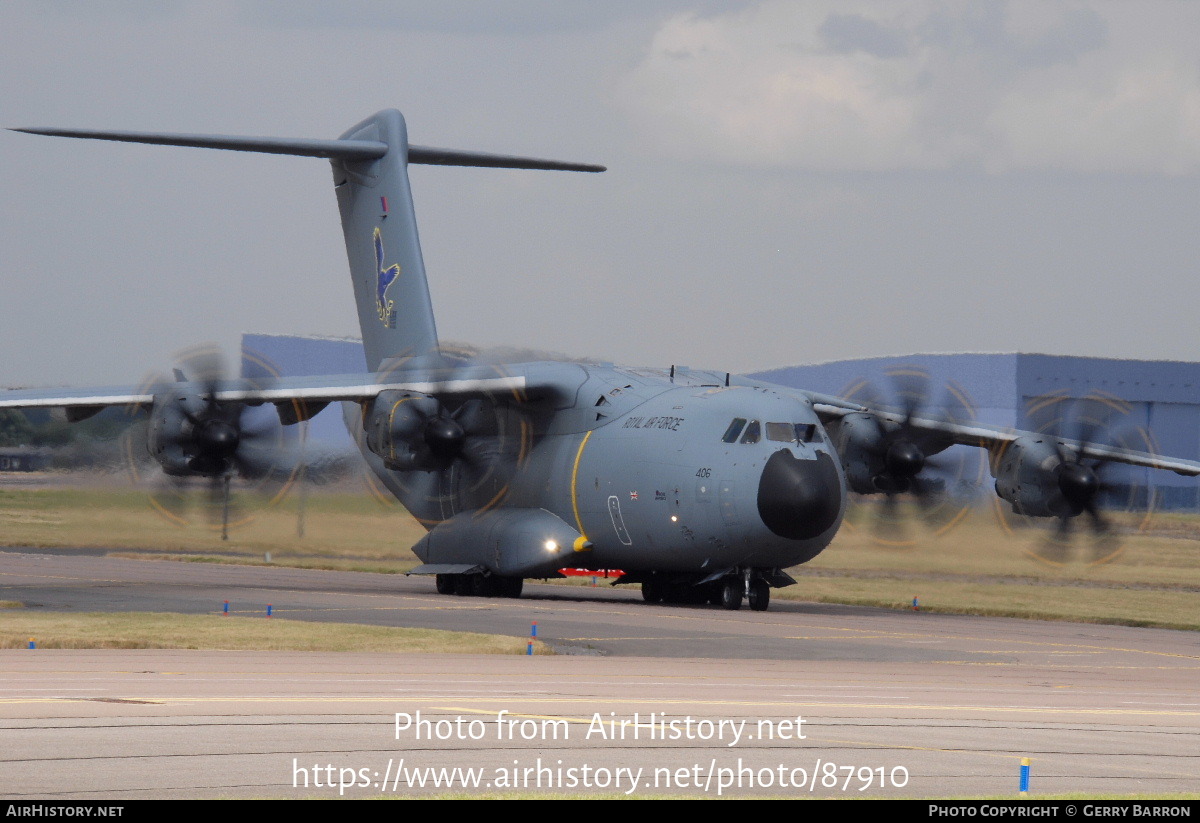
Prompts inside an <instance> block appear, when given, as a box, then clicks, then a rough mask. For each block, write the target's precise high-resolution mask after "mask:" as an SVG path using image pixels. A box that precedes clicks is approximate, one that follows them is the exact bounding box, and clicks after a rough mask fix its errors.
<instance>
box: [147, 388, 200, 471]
mask: <svg viewBox="0 0 1200 823" xmlns="http://www.w3.org/2000/svg"><path fill="white" fill-rule="evenodd" d="M184 403H186V398H183V397H175V396H168V397H161V398H159V399H156V400H155V401H154V406H153V408H151V410H150V422H149V427H148V429H147V433H146V449H147V451H149V452H150V456H151V457H153V458H154V459H155V460H156V461H158V464H159V465H160V466H162V470H163V471H164V472H165V473H166V474H169V475H171V476H172V477H188V476H190V475H193V474H195V473H196V472H195V471H193V470H192V468H191V465H190V464H191V461H192V454H190V453H189V451H188V450H187V448H186V446H187V443H188V440H189V438H190V437H191V434H192V429H193V428H194V426H193V424H192V423H191V421H189V420H188V418H187V417H186V416H185V414H184V405H183V404H184Z"/></svg>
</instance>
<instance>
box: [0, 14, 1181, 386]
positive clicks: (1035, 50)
mask: <svg viewBox="0 0 1200 823" xmlns="http://www.w3.org/2000/svg"><path fill="white" fill-rule="evenodd" d="M1198 40H1200V3H1189V2H1182V0H1176V1H1173V2H1156V1H1155V0H1148V1H1147V2H1140V3H1136V4H1134V3H1127V2H1057V3H1044V2H1002V1H1001V2H997V1H995V0H989V1H988V2H944V1H942V0H911V1H910V2H903V1H901V2H859V1H856V0H836V2H834V1H833V0H830V1H829V2H824V1H822V0H812V1H811V2H794V1H793V0H744V2H705V1H704V0H690V1H689V0H662V2H652V1H649V0H648V1H646V2H637V1H636V0H612V1H610V2H604V3H595V2H588V1H587V0H526V1H525V2H518V1H516V0H511V1H508V0H506V1H500V2H488V3H480V2H474V1H473V0H440V2H383V1H382V0H341V2H323V1H321V0H293V1H292V2H282V0H281V1H280V2H255V1H252V0H242V1H239V0H217V1H216V2H187V1H186V0H154V2H132V0H131V1H130V2H82V0H76V1H74V2H72V1H71V0H59V2H55V3H44V2H25V1H24V0H5V2H3V3H0V125H3V126H10V127H22V126H59V127H77V128H96V129H125V130H146V131H150V130H157V131H176V132H204V133H219V134H247V135H269V136H281V137H311V138H333V137H336V136H337V135H339V134H341V133H342V132H343V131H344V130H345V129H346V128H347V127H349V126H350V125H352V124H354V123H356V122H358V121H359V120H361V119H363V118H364V117H366V116H368V115H370V114H371V113H373V112H375V111H378V110H380V109H384V108H393V107H394V108H398V109H400V110H401V111H402V112H404V114H405V116H406V118H407V120H408V128H409V135H410V139H411V140H412V141H413V142H414V143H417V144H422V145H432V146H443V147H450V148H461V149H472V150H478V151H490V152H495V153H508V154H521V155H528V156H535V157H550V158H556V159H562V160H572V161H581V162H593V163H603V164H605V165H607V166H608V167H609V171H608V172H606V173H604V174H600V175H591V174H568V173H557V172H534V171H517V170H485V169H463V168H443V167H425V166H419V167H414V168H413V169H412V170H411V176H412V180H413V190H414V197H415V200H416V209H417V218H418V224H419V227H420V231H421V243H422V249H423V252H424V257H425V263H426V268H427V271H428V274H429V280H430V289H431V292H432V296H433V302H434V309H435V312H436V315H437V322H438V329H439V332H440V334H441V336H442V338H443V340H453V341H465V342H470V343H474V344H476V345H481V346H520V347H527V348H534V349H542V350H548V351H553V352H561V353H564V354H567V355H570V356H574V357H595V358H598V359H603V360H612V361H615V362H618V363H625V364H630V365H668V364H671V363H675V364H680V365H689V366H693V367H704V368H714V369H720V370H732V371H735V372H746V371H756V370H762V369H766V368H772V367H778V366H784V365H791V364H798V363H810V362H822V361H828V360H835V359H843V358H857V357H870V356H877V355H895V354H905V353H914V352H954V351H1024V352H1044V353H1051V354H1073V355H1091V356H1100V357H1127V358H1150V359H1158V358H1164V359H1176V360H1195V359H1200V341H1197V339H1196V334H1195V333H1194V328H1195V315H1196V305H1197V302H1198V301H1197V297H1198V295H1200V283H1198V282H1197V279H1198V278H1197V275H1198V274H1200V238H1198V235H1200V232H1197V230H1196V227H1197V223H1198V218H1200V52H1198V51H1197V50H1196V48H1195V43H1196V42H1197V41H1198ZM0 277H2V278H3V284H4V288H3V292H2V295H3V296H2V297H0V306H2V307H3V315H2V316H3V323H2V324H0V385H3V386H11V387H16V386H55V385H68V384H70V385H88V384H119V383H133V382H137V381H138V380H140V379H141V378H142V377H143V376H144V375H145V374H146V373H147V372H149V371H152V370H161V369H163V368H165V367H167V366H168V365H170V363H171V362H172V358H173V355H174V353H175V352H178V351H180V350H182V349H185V348H187V347H189V346H193V345H195V344H197V343H201V342H204V341H216V342H217V343H219V344H221V345H222V346H225V347H226V348H228V349H230V350H232V347H234V346H236V344H237V341H238V339H239V336H240V334H241V333H243V332H254V333H268V334H318V335H331V336H357V334H358V329H357V319H356V314H355V310H354V305H353V301H352V297H351V292H350V284H349V276H348V273H347V270H346V259H345V246H344V243H343V241H342V237H341V230H340V225H339V223H338V218H337V208H336V202H335V199H334V196H333V192H332V185H331V178H330V173H329V167H328V165H327V164H326V162H325V161H321V160H315V159H310V158H297V157H276V156H267V155H251V154H242V153H233V152H217V151H204V150H199V149H184V148H169V147H158V146H139V145H122V144H114V143H101V142H93V141H67V140H62V139H57V138H48V137H36V136H31V135H26V134H19V133H14V132H8V131H4V132H0Z"/></svg>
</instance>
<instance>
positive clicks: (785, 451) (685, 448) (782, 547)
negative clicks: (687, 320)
mask: <svg viewBox="0 0 1200 823" xmlns="http://www.w3.org/2000/svg"><path fill="white" fill-rule="evenodd" d="M16 131H24V132H29V133H33V134H45V135H55V136H61V137H82V138H95V139H100V140H117V141H125V142H136V143H155V144H164V145H174V146H193V147H202V148H212V149H230V150H234V151H251V152H266V153H271V154H292V155H300V156H306V157H322V158H326V159H328V160H329V161H330V162H331V164H332V166H333V184H334V190H335V192H336V194H337V201H338V207H339V209H340V212H341V219H342V228H343V231H344V233H345V240H346V253H347V255H348V257H349V264H350V275H351V279H352V281H353V284H354V293H355V300H356V302H357V307H358V314H359V322H360V324H361V327H362V336H363V344H364V347H365V350H366V359H367V366H368V368H369V369H370V371H371V373H370V374H355V375H338V376H328V377H305V378H288V377H284V378H280V379H278V380H276V381H273V382H272V383H271V384H270V385H265V386H264V385H251V384H249V383H247V382H244V381H239V380H233V379H229V380H203V381H202V380H197V379H190V380H189V379H188V378H187V376H185V375H183V374H182V373H177V382H174V383H170V384H166V385H160V386H158V387H156V388H154V389H152V390H147V389H145V388H142V389H132V388H129V387H121V388H104V389H80V390H58V391H52V390H44V391H10V392H5V393H3V394H0V408H21V407H51V408H64V409H65V410H66V415H67V417H68V419H70V420H82V419H85V418H86V417H88V416H90V415H93V414H95V413H97V412H98V411H100V410H102V409H103V408H105V407H108V406H114V405H121V406H129V407H135V408H138V409H140V410H142V411H144V412H146V413H147V414H148V415H149V421H150V422H149V426H148V443H147V445H148V448H149V451H150V453H151V455H152V456H153V457H154V458H156V459H157V461H158V462H159V463H160V464H161V466H162V468H163V469H164V470H165V472H166V473H167V474H169V475H172V476H176V477H179V476H183V477H187V476H193V477H203V478H210V479H212V478H225V479H226V483H227V478H229V477H230V476H235V475H237V474H239V473H245V469H246V463H247V461H246V459H245V454H244V448H245V446H246V444H247V442H248V441H249V439H250V437H249V434H250V432H248V431H246V430H244V427H243V422H242V415H243V411H244V410H245V408H246V407H247V406H260V405H263V404H267V403H270V404H274V406H275V407H276V408H277V410H278V414H279V417H280V420H281V421H282V422H283V423H284V424H295V423H297V422H299V421H302V420H305V419H308V418H309V417H311V416H312V415H314V414H316V413H317V412H318V411H320V410H321V409H322V408H324V407H325V406H326V405H328V404H329V403H332V402H342V403H343V408H344V409H345V417H346V421H347V425H348V426H349V427H350V428H351V430H352V432H353V433H355V434H356V435H357V437H358V442H359V443H360V444H361V451H362V454H363V456H364V457H365V458H366V461H367V463H368V464H369V466H370V469H371V471H372V472H373V473H374V474H375V475H376V476H377V477H378V478H379V480H380V481H381V482H382V483H383V484H384V485H385V486H386V487H387V489H388V490H390V491H391V493H392V494H394V495H395V496H396V497H397V498H398V499H399V500H400V501H401V503H402V504H403V505H404V506H405V507H406V508H407V509H408V510H409V511H410V512H411V513H412V514H413V515H414V516H415V517H416V518H417V519H418V520H419V521H420V522H421V524H422V525H424V526H425V528H426V529H427V530H428V534H426V535H425V536H424V537H423V538H422V539H421V540H420V541H419V542H418V543H417V544H416V545H415V546H414V547H413V551H414V552H415V553H416V555H417V557H419V558H420V559H421V561H422V563H423V565H421V566H418V567H417V568H416V569H414V570H413V573H414V574H429V575H436V580H437V590H438V591H439V592H442V593H456V594H475V595H487V596H495V595H499V596H509V597H517V596H519V595H520V593H521V587H522V582H523V580H524V579H526V578H546V577H555V576H558V569H561V568H566V567H572V568H591V569H622V570H624V571H625V573H626V574H625V576H624V577H623V578H621V582H625V583H638V584H641V588H642V594H643V596H644V598H645V599H646V600H647V601H650V602H660V601H667V602H681V601H683V602H703V601H711V602H714V603H720V604H722V605H723V606H725V607H726V608H728V609H737V608H739V607H740V606H741V604H742V602H743V599H746V598H748V600H749V604H750V607H751V608H752V609H757V610H761V609H765V608H767V604H768V602H769V598H770V589H771V587H773V586H775V587H777V586H786V585H789V584H791V583H794V582H795V581H794V580H792V578H791V577H789V576H788V575H787V573H786V572H785V571H784V569H786V568H788V567H791V566H795V565H797V564H800V563H805V562H807V561H809V560H812V559H813V558H814V557H816V556H817V555H818V554H819V553H820V552H821V550H822V549H824V548H825V547H826V546H828V545H829V543H830V541H831V540H832V539H833V537H834V535H835V534H836V533H837V531H838V528H839V527H840V526H841V525H842V520H843V517H844V515H845V511H846V500H847V496H848V492H850V491H853V492H857V493H860V494H884V495H886V496H887V497H888V498H889V499H890V498H891V497H892V496H893V495H895V494H899V493H906V492H912V493H916V494H917V495H918V496H921V495H922V494H923V493H926V492H929V491H931V490H932V489H933V488H934V486H935V485H936V481H934V480H932V479H930V478H929V469H930V467H931V466H932V465H933V463H934V461H931V460H929V458H930V457H931V456H932V455H935V454H937V453H938V452H942V451H944V450H945V449H947V448H949V447H950V446H952V445H955V444H964V445H970V446H977V447H981V448H984V449H987V450H988V452H989V454H990V458H991V460H990V465H991V469H992V473H993V475H994V476H995V480H996V482H995V489H996V493H997V494H998V495H999V496H1000V497H1001V498H1003V499H1004V500H1006V501H1008V502H1009V503H1010V504H1011V505H1012V507H1013V510H1014V511H1016V512H1018V513H1021V514H1025V515H1030V516H1034V517H1058V518H1061V519H1062V522H1064V523H1065V522H1067V521H1068V519H1069V518H1073V517H1077V516H1079V515H1081V514H1083V513H1087V514H1088V515H1089V516H1090V517H1091V518H1092V519H1093V520H1094V522H1095V523H1096V524H1100V523H1101V522H1102V521H1101V519H1100V515H1099V513H1098V510H1097V506H1098V502H1099V501H1100V500H1101V498H1102V496H1103V494H1104V493H1105V489H1106V484H1105V482H1103V481H1102V479H1101V475H1102V474H1103V472H1104V470H1105V466H1107V465H1108V464H1110V463H1112V462H1116V463H1125V464H1131V465H1134V466H1144V467H1150V468H1156V469H1166V470H1170V471H1174V472H1177V473H1179V474H1185V475H1193V476H1194V475H1197V474H1200V463H1197V462H1195V461H1190V460H1176V459H1167V458H1161V457H1158V456H1155V455H1153V454H1150V453H1147V452H1144V451H1135V450H1131V449H1127V448H1121V447H1120V446H1114V445H1103V444H1102V443H1100V442H1098V440H1097V439H1096V438H1094V437H1092V436H1090V435H1082V436H1080V437H1077V438H1074V439H1068V438H1066V437H1063V436H1061V435H1059V434H1058V433H1057V432H1055V433H1052V434H1047V433H1045V432H1041V433H1039V432H1019V431H1018V432H1011V431H1001V430H996V429H992V428H987V427H981V426H977V425H973V424H971V423H970V422H969V421H965V420H961V419H956V418H955V416H954V415H948V414H947V415H939V414H928V413H921V409H920V407H919V404H918V403H916V402H912V401H908V402H904V403H902V404H901V406H902V407H901V408H899V409H896V408H888V407H886V406H884V405H883V404H879V403H876V402H874V401H864V402H863V403H854V402H848V401H846V400H843V399H839V398H836V397H831V396H826V395H822V394H817V393H814V392H808V391H800V390H795V389H790V388H784V387H781V386H776V385H770V384H767V383H763V382H761V381H756V380H752V379H749V378H745V377H739V376H736V375H731V374H729V373H726V372H723V371H721V372H713V371H694V370H685V369H681V368H680V369H677V368H675V367H671V368H670V369H642V368H623V367H617V366H612V365H590V364H578V363H562V362H529V363H509V364H505V365H503V366H495V365H487V364H481V363H477V362H471V361H469V360H462V359H459V358H455V357H453V356H451V355H448V354H447V353H445V352H443V351H441V350H440V349H439V346H438V337H437V332H436V329H435V326H434V317H433V309H432V305H431V303H430V298H429V290H428V286H427V283H426V278H425V268H424V264H423V262H422V258H421V249H420V244H419V241H418V237H417V227H416V219H415V214H414V210H413V205H412V195H411V191H410V188H409V179H408V165H409V164H410V163H423V164H432V165H451V166H487V167H495V168H517V169H550V170H562V171H581V172H599V171H604V167H602V166H593V165H584V164H574V163H561V162H555V161H549V160H536V159H530V158H522V157H509V156H499V155H491V154H480V153H476V152H469V151H456V150H447V149H438V148H429V147H425V146H414V145H410V144H409V142H408V136H407V129H406V126H405V122H404V118H403V117H402V116H401V114H400V112H398V111H395V110H387V111H382V112H380V113H378V114H376V115H374V116H373V117H370V118H368V119H366V120H364V121H363V122H361V123H359V124H358V125H356V126H354V127H353V128H351V129H350V130H349V131H347V132H346V133H345V134H344V135H342V137H341V138H339V139H337V140H300V139H277V138H262V137H230V136H217V135H180V134H160V133H131V132H109V131H81V130H66V129H43V128H37V129H32V128H31V129H16Z"/></svg>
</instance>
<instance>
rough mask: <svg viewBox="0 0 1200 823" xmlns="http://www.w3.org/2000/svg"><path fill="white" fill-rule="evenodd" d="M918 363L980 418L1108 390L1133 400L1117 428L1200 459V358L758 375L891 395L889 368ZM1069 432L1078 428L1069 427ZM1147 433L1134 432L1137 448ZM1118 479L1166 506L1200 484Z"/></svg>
mask: <svg viewBox="0 0 1200 823" xmlns="http://www.w3.org/2000/svg"><path fill="white" fill-rule="evenodd" d="M904 367H917V368H920V369H922V370H924V371H926V372H928V373H929V375H930V377H931V378H932V381H933V382H932V385H933V386H934V387H935V389H934V392H935V394H934V397H933V398H932V399H931V402H933V403H934V404H935V405H936V404H937V403H938V402H939V398H938V395H937V392H938V390H939V389H938V388H937V387H940V386H942V385H945V384H947V383H949V382H950V381H953V382H954V383H956V384H958V385H959V386H961V387H962V389H963V390H964V391H965V392H966V394H967V396H968V397H970V398H971V400H972V402H973V405H974V406H975V410H976V419H977V420H978V421H979V422H980V423H985V424H988V425H992V426H1002V427H1006V428H1007V427H1012V428H1030V427H1031V423H1030V420H1029V418H1028V416H1027V410H1028V409H1029V407H1030V405H1031V404H1032V403H1033V402H1034V401H1035V400H1036V399H1037V398H1039V397H1044V396H1046V395H1050V394H1055V393H1064V394H1066V395H1067V396H1069V397H1072V398H1081V397H1087V396H1088V395H1093V394H1097V393H1100V394H1103V395H1106V396H1110V397H1114V398H1118V399H1120V400H1121V401H1124V403H1126V404H1127V405H1128V414H1126V415H1123V416H1121V417H1120V418H1119V419H1118V421H1117V423H1116V424H1115V425H1114V430H1117V431H1118V433H1127V432H1128V431H1130V430H1134V429H1139V428H1140V429H1144V430H1145V433H1146V434H1147V435H1148V442H1149V444H1150V450H1152V451H1155V452H1157V453H1159V454H1165V455H1171V456H1173V457H1183V458H1188V459H1192V460H1195V459H1200V363H1185V362H1177V361H1161V360H1113V359H1105V358H1098V357H1067V356H1060V355H1047V354H915V355H905V356H898V357H875V358H869V359H864V360H842V361H836V362H832V363H820V364H815V365H807V366H792V367H789V368H783V369H773V370H771V371H766V372H760V373H758V374H755V375H753V376H754V377H759V378H761V379H763V380H769V381H771V382H774V383H779V384H781V385H784V386H791V387H794V388H804V389H810V390H813V391H819V392H825V393H829V394H838V395H843V394H845V392H846V391H847V390H848V389H850V388H851V387H853V386H854V385H855V384H856V383H857V382H859V381H861V380H863V379H866V380H869V381H871V382H872V383H873V384H874V385H875V386H876V388H877V389H878V390H879V391H880V392H881V393H882V394H883V395H884V396H885V397H887V396H890V394H891V392H892V387H891V379H890V378H889V377H888V372H889V371H892V370H895V369H900V368H904ZM1064 433H1065V434H1067V435H1068V436H1070V435H1072V432H1071V431H1069V430H1068V431H1066V432H1064ZM1139 439H1141V438H1139V437H1137V436H1134V435H1131V434H1130V435H1128V440H1129V441H1130V444H1131V446H1134V445H1136V441H1137V440H1139ZM1108 471H1109V472H1110V473H1111V477H1110V478H1106V479H1112V480H1122V479H1125V480H1131V481H1137V482H1138V483H1139V484H1143V485H1148V486H1153V487H1154V488H1155V490H1156V493H1157V494H1158V497H1159V501H1158V502H1159V503H1160V505H1163V506H1165V507H1170V508H1194V507H1196V506H1197V504H1198V502H1200V493H1198V490H1200V485H1198V483H1197V481H1196V480H1195V479H1192V478H1186V477H1181V476H1179V475H1176V474H1173V473H1171V472H1162V471H1151V470H1133V469H1125V468H1124V467H1113V468H1111V469H1109V470H1108Z"/></svg>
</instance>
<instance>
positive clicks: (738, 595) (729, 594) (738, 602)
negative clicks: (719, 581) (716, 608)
mask: <svg viewBox="0 0 1200 823" xmlns="http://www.w3.org/2000/svg"><path fill="white" fill-rule="evenodd" d="M743 589H744V586H743V584H742V581H741V579H740V578H737V577H731V578H729V579H728V580H726V581H725V583H724V585H723V586H722V587H721V605H722V606H724V607H725V608H727V609H729V611H731V612H734V611H737V610H738V609H740V608H741V607H742V593H743Z"/></svg>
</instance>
